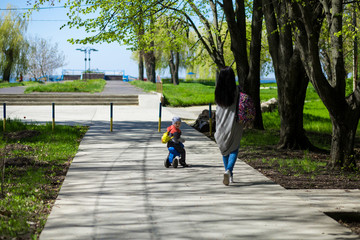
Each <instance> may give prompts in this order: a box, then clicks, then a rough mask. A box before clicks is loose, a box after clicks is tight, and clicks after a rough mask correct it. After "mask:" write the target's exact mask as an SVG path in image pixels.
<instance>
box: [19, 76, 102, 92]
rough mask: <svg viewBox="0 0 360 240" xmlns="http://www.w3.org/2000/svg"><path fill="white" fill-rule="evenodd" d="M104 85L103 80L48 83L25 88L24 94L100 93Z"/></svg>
mask: <svg viewBox="0 0 360 240" xmlns="http://www.w3.org/2000/svg"><path fill="white" fill-rule="evenodd" d="M105 85H106V81H105V80H104V79H92V80H86V81H85V80H77V81H70V82H59V83H48V84H45V85H38V86H30V87H27V88H26V90H25V93H31V92H90V93H95V92H102V91H103V89H104V87H105Z"/></svg>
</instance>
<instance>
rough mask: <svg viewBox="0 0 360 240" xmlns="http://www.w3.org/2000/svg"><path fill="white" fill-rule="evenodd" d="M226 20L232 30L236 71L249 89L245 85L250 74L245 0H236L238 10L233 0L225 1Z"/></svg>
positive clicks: (242, 83) (242, 84)
mask: <svg viewBox="0 0 360 240" xmlns="http://www.w3.org/2000/svg"><path fill="white" fill-rule="evenodd" d="M223 2H224V4H223V8H224V13H225V15H226V22H227V25H228V29H229V32H230V39H231V51H232V53H233V55H234V58H235V63H236V71H237V76H238V80H239V84H240V86H242V87H243V88H244V90H245V91H247V90H248V89H247V86H244V85H245V82H246V78H247V76H248V74H249V61H248V54H247V39H246V20H245V6H244V1H243V0H236V11H235V12H234V9H235V7H234V5H233V2H232V0H224V1H223Z"/></svg>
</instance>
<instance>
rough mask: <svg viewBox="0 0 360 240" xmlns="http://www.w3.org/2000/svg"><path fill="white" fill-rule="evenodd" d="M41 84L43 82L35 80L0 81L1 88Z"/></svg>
mask: <svg viewBox="0 0 360 240" xmlns="http://www.w3.org/2000/svg"><path fill="white" fill-rule="evenodd" d="M40 84H42V83H40V82H33V81H28V82H16V83H9V82H5V81H2V82H0V88H8V87H21V86H34V85H40Z"/></svg>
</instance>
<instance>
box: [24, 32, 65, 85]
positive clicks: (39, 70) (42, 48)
mask: <svg viewBox="0 0 360 240" xmlns="http://www.w3.org/2000/svg"><path fill="white" fill-rule="evenodd" d="M28 57H29V68H28V72H29V74H30V75H31V76H32V77H33V78H35V79H38V78H39V77H41V76H46V75H51V74H52V73H53V72H54V70H55V69H57V68H59V67H63V66H64V65H65V56H64V55H63V54H62V53H61V52H59V50H58V45H57V44H54V45H52V44H51V42H50V41H48V40H46V39H43V38H38V37H35V38H34V39H33V40H31V41H30V49H29V53H28Z"/></svg>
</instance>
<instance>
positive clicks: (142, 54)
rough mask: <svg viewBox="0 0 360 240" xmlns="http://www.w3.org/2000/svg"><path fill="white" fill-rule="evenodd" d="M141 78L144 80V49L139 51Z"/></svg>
mask: <svg viewBox="0 0 360 240" xmlns="http://www.w3.org/2000/svg"><path fill="white" fill-rule="evenodd" d="M139 80H141V81H144V51H143V50H140V51H139Z"/></svg>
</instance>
